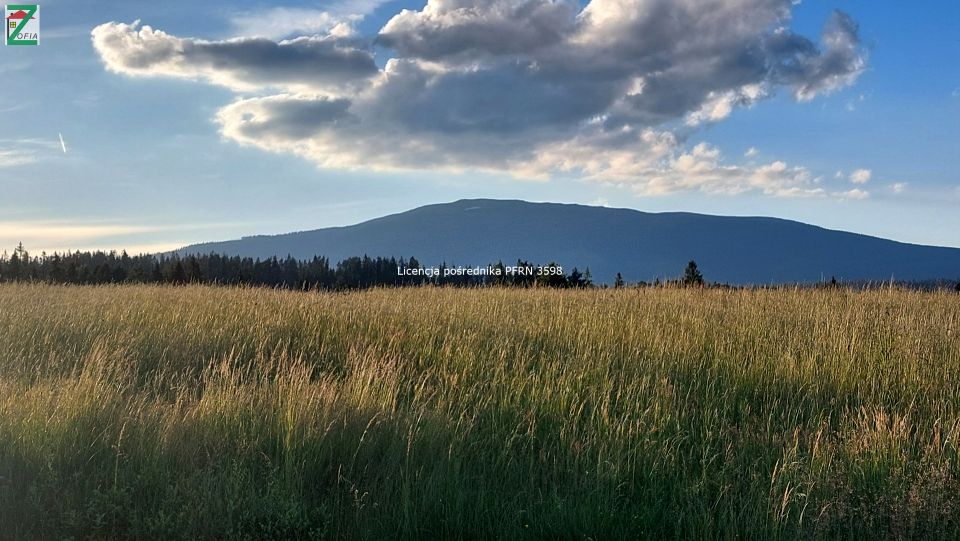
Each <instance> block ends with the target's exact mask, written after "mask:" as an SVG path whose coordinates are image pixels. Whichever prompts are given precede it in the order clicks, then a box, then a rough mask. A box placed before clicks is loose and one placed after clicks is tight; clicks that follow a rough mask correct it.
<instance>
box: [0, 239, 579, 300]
mask: <svg viewBox="0 0 960 541" xmlns="http://www.w3.org/2000/svg"><path fill="white" fill-rule="evenodd" d="M516 266H517V267H530V268H538V267H539V266H538V265H534V264H532V263H530V262H527V261H522V260H521V261H517V262H516ZM548 266H550V265H548ZM491 267H492V268H494V269H496V270H497V271H498V272H497V273H496V274H494V275H486V276H469V275H445V274H446V273H445V272H444V271H445V270H446V269H447V268H448V267H447V265H446V264H443V265H440V266H439V267H437V270H439V272H437V273H431V275H430V276H424V275H405V274H401V273H399V272H398V268H401V269H421V268H422V267H421V263H420V262H419V261H418V260H417V259H416V258H415V257H410V258H409V259H406V258H399V259H398V258H394V257H390V258H386V257H369V256H362V257H350V258H347V259H344V260H343V261H339V262H337V263H333V262H331V261H330V260H329V259H328V258H326V257H321V256H316V257H313V258H311V259H305V260H301V259H295V258H293V257H290V256H287V257H286V258H277V257H271V258H266V259H259V258H256V259H255V258H250V257H240V256H226V255H220V254H207V255H186V256H180V255H177V254H161V255H150V254H144V255H133V256H131V255H129V254H127V253H126V252H125V251H124V252H120V253H117V252H113V251H111V252H79V251H78V252H73V253H63V254H61V253H54V254H53V255H47V254H41V255H39V256H33V255H31V254H30V253H29V252H28V251H27V250H26V249H25V248H24V247H23V244H22V243H21V244H20V245H18V246H17V248H16V249H15V250H14V251H13V253H12V254H8V253H7V252H4V253H3V254H2V255H0V282H44V283H56V284H82V285H95V284H120V283H138V284H219V285H247V286H265V287H278V288H287V289H328V290H348V289H366V288H370V287H378V286H384V287H399V286H412V285H427V284H434V285H452V286H465V287H466V286H492V285H502V286H518V287H532V286H542V287H555V288H586V287H593V280H592V278H591V276H590V271H589V269H587V270H586V271H584V272H581V271H579V270H578V269H577V268H573V269H572V270H571V271H570V272H569V273H562V274H552V275H541V276H537V275H535V274H533V275H531V274H522V275H521V274H510V273H507V272H506V271H505V269H506V268H507V267H506V266H505V265H504V264H503V263H502V262H497V263H496V264H494V265H491Z"/></svg>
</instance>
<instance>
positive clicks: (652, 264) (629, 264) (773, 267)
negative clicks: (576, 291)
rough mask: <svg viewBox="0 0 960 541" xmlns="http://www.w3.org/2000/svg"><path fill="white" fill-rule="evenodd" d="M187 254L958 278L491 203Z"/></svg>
mask: <svg viewBox="0 0 960 541" xmlns="http://www.w3.org/2000/svg"><path fill="white" fill-rule="evenodd" d="M178 253H180V254H181V255H186V254H207V253H221V254H228V255H241V256H250V257H259V258H267V257H272V256H279V257H285V256H287V255H292V256H294V257H296V258H300V259H305V258H312V257H313V256H315V255H323V256H327V257H328V258H329V259H330V260H331V261H332V262H337V261H340V260H342V259H345V258H347V257H350V256H356V255H364V254H366V255H369V256H371V257H373V256H397V257H407V258H409V257H410V256H415V257H416V258H417V259H418V260H419V261H420V262H421V263H422V264H440V263H442V262H446V263H447V264H448V265H486V264H489V263H495V262H497V261H499V260H502V261H503V262H504V263H505V264H510V263H514V262H516V260H517V259H518V258H522V259H524V260H529V261H531V262H534V263H540V264H545V263H548V262H551V261H555V262H557V263H560V264H562V265H564V267H565V270H566V269H569V268H570V267H572V266H577V267H579V268H580V269H581V270H583V269H584V268H586V267H589V268H590V270H591V272H592V274H593V277H594V279H595V280H596V281H597V282H611V281H612V280H613V277H614V276H615V275H616V273H617V272H620V273H622V274H623V277H624V278H625V279H626V280H628V281H639V280H647V281H650V280H653V279H655V278H661V279H665V278H673V277H676V276H678V275H679V274H680V273H681V272H682V270H683V268H684V267H685V266H686V264H687V262H688V261H690V260H691V259H695V260H696V261H697V263H698V264H699V266H700V269H701V270H702V271H703V273H704V276H705V277H706V278H707V279H708V280H709V281H716V282H725V283H730V284H771V283H797V282H800V283H807V282H817V281H820V280H822V279H824V278H826V279H828V280H829V279H830V277H831V276H836V277H837V279H839V280H844V281H853V280H890V279H891V277H892V278H895V279H897V280H926V279H938V278H956V277H958V276H960V249H957V248H940V247H934V246H921V245H915V244H905V243H901V242H895V241H891V240H885V239H880V238H876V237H870V236H866V235H858V234H855V233H847V232H843V231H833V230H829V229H823V228H820V227H816V226H812V225H807V224H803V223H800V222H794V221H789V220H781V219H776V218H744V217H724V216H708V215H702V214H691V213H684V212H666V213H647V212H639V211H636V210H629V209H613V208H602V207H590V206H583V205H566V204H556V203H528V202H525V201H502V200H489V199H474V200H463V201H457V202H454V203H447V204H439V205H428V206H425V207H420V208H417V209H414V210H410V211H408V212H403V213H400V214H394V215H390V216H384V217H382V218H377V219H375V220H370V221H367V222H363V223H360V224H356V225H351V226H346V227H331V228H327V229H318V230H315V231H303V232H298V233H288V234H285V235H274V236H255V237H244V238H242V239H240V240H232V241H226V242H212V243H206V244H196V245H193V246H188V247H186V248H182V249H181V250H178Z"/></svg>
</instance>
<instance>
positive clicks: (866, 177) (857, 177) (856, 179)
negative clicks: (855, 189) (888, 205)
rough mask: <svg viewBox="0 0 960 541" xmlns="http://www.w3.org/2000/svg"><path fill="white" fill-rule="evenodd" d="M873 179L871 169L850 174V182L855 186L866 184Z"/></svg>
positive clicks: (858, 170)
mask: <svg viewBox="0 0 960 541" xmlns="http://www.w3.org/2000/svg"><path fill="white" fill-rule="evenodd" d="M872 177H873V171H871V170H869V169H857V170H856V171H854V172H853V173H850V182H852V183H854V184H866V183H868V182H870V179H871V178H872Z"/></svg>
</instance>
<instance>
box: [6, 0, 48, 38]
mask: <svg viewBox="0 0 960 541" xmlns="http://www.w3.org/2000/svg"><path fill="white" fill-rule="evenodd" d="M4 22H5V23H6V26H7V45H37V44H38V43H40V6H39V5H37V4H7V10H6V16H5V20H4Z"/></svg>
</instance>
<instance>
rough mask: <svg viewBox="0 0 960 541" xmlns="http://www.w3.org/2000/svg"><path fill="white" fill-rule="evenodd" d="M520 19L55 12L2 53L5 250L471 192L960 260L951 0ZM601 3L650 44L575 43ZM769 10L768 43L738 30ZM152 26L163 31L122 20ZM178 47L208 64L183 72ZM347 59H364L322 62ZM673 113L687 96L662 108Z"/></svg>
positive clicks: (342, 8)
mask: <svg viewBox="0 0 960 541" xmlns="http://www.w3.org/2000/svg"><path fill="white" fill-rule="evenodd" d="M498 1H499V2H500V4H499V6H498V9H499V11H497V13H488V14H485V13H484V12H483V9H479V10H474V13H477V12H479V13H480V15H479V17H480V18H479V19H478V20H475V21H472V22H471V23H470V24H471V26H470V27H456V26H455V25H453V26H452V27H451V25H452V24H453V23H451V21H461V20H462V19H463V17H460V16H459V15H458V13H460V12H457V8H458V7H463V6H464V5H469V4H474V3H475V2H471V1H469V0H443V1H434V2H433V4H434V7H433V8H432V11H431V10H430V9H428V10H427V11H428V12H429V13H428V14H427V15H424V13H423V12H422V10H424V7H425V2H379V1H376V0H356V1H350V0H343V1H337V2H287V3H276V2H273V3H271V2H229V3H227V2H206V3H203V4H202V5H198V4H197V3H186V2H175V1H171V2H164V3H156V2H139V1H126V2H87V1H82V0H81V1H76V0H74V1H70V2H59V1H52V2H45V3H41V8H40V9H41V44H40V46H38V47H0V63H2V66H3V68H4V69H3V73H4V74H5V78H4V83H5V84H4V87H3V90H0V112H2V113H3V114H2V116H0V246H3V247H4V248H6V249H10V248H12V247H13V246H14V245H15V244H16V242H18V241H21V240H22V241H23V242H24V243H25V244H26V245H27V247H28V248H30V249H32V251H33V252H39V251H41V250H46V251H52V250H62V249H66V248H71V249H91V248H93V249H122V248H127V249H129V250H130V251H132V252H140V251H151V250H162V249H169V248H173V247H177V246H180V245H183V244H187V243H191V242H198V241H207V240H219V239H228V238H236V237H239V236H243V235H250V234H264V233H281V232H288V231H296V230H304V229H314V228H318V227H325V226H333V225H345V224H349V223H356V222H359V221H362V220H365V219H369V218H373V217H377V216H380V215H383V214H386V213H392V212H400V211H403V210H407V209H410V208H413V207H416V206H420V205H423V204H429V203H437V202H445V201H452V200H456V199H461V198H475V197H491V198H519V199H527V200H533V201H557V202H574V203H585V204H602V205H610V206H617V207H629V208H635V209H639V210H645V211H674V210H684V211H694V212H705V213H711V214H724V215H764V216H777V217H783V218H790V219H796V220H801V221H804V222H808V223H813V224H816V225H821V226H825V227H829V228H834V229H844V230H850V231H856V232H861V233H867V234H873V235H878V236H883V237H887V238H893V239H896V240H902V241H908V242H916V243H923V244H938V245H949V246H960V212H958V210H960V174H958V173H957V171H958V170H960V157H958V152H957V149H960V62H958V61H957V59H958V58H960V7H958V4H957V3H956V2H952V1H928V2H923V3H919V4H917V3H914V4H905V3H901V2H893V1H879V2H864V1H836V2H829V1H811V0H805V1H804V2H802V3H800V4H798V5H795V6H792V9H791V12H790V14H789V16H783V14H782V13H780V11H777V10H781V9H782V7H783V5H782V4H783V2H782V1H779V2H778V0H744V1H730V2H719V3H718V4H720V5H722V9H717V10H715V11H717V12H720V13H725V14H728V15H729V18H723V17H713V18H708V16H711V15H710V14H700V13H696V12H694V11H691V12H690V13H684V17H687V18H686V19H684V18H683V17H681V18H680V20H681V21H687V22H683V23H682V24H681V25H680V26H679V27H678V28H675V29H673V30H672V32H671V33H670V36H668V38H669V39H670V40H673V41H662V40H664V39H667V38H664V37H663V36H660V37H658V36H657V34H658V32H657V29H658V28H662V27H663V26H662V25H664V24H666V22H665V21H658V20H657V19H656V15H649V16H647V15H645V14H644V13H642V12H643V10H648V11H650V12H651V13H653V12H655V11H656V10H654V9H653V8H655V7H657V5H658V4H662V2H660V1H658V0H636V1H632V0H620V1H614V0H604V1H600V0H594V5H593V7H592V8H591V7H590V6H587V3H586V2H582V3H581V5H580V6H578V7H574V6H571V5H566V6H565V7H563V9H561V8H560V7H557V4H563V2H548V1H547V0H542V1H540V2H539V3H541V4H544V5H543V6H541V8H542V9H539V10H536V11H534V10H526V11H523V12H522V13H521V12H519V11H518V12H513V11H510V10H512V9H516V6H517V5H518V4H523V2H520V1H508V0H498ZM604 2H605V3H604ZM532 3H533V4H536V3H537V2H532ZM476 4H477V5H479V6H481V7H483V6H490V5H491V2H477V3H476ZM529 4H530V3H528V7H529ZM693 4H696V3H693ZM787 4H789V2H787ZM676 5H679V2H678V4H674V6H676ZM744 5H745V6H747V7H749V8H750V10H753V11H750V10H746V11H743V12H742V13H741V12H737V11H736V9H739V6H744ZM584 7H585V8H586V9H587V10H591V9H592V10H593V14H592V15H591V16H592V17H593V20H594V21H599V20H601V19H602V17H603V16H604V14H605V13H613V12H614V11H615V10H616V9H619V10H627V11H630V13H626V15H629V16H631V17H632V16H633V15H635V13H634V12H636V13H638V14H637V16H636V17H635V19H636V25H637V26H636V27H635V28H631V27H622V26H623V25H622V24H621V25H620V26H618V27H617V28H615V29H614V31H623V32H625V34H624V36H625V37H624V38H622V39H619V40H613V41H611V42H610V43H602V38H603V37H604V34H603V33H601V32H599V31H597V32H595V33H594V34H592V35H591V34H589V33H588V32H587V31H585V30H583V29H582V28H581V26H578V25H582V24H583V20H584V17H585V16H584V14H583V12H580V11H578V10H580V9H581V8H584ZM727 7H729V9H726V8H727ZM601 8H602V9H601ZM767 8H769V9H770V13H774V14H777V15H768V16H769V17H770V20H769V21H767V24H766V27H763V28H753V27H750V26H751V25H750V24H746V23H745V24H740V23H739V22H740V21H750V20H752V19H753V18H757V19H762V17H761V16H758V15H756V13H757V12H756V10H757V9H767ZM403 9H408V10H412V11H410V12H408V15H406V16H405V17H406V18H405V19H403V20H400V19H395V17H396V16H397V15H398V14H399V13H401V10H403ZM564 9H565V10H566V11H564ZM631 10H632V11H631ZM836 10H839V11H840V12H842V13H843V14H846V15H845V16H844V17H843V18H839V19H838V18H837V17H838V16H837V15H836ZM504 11H506V12H507V16H506V17H501V15H503V12H504ZM727 11H729V13H727ZM528 12H533V14H529V13H528ZM428 15H429V16H428ZM614 15H617V13H614ZM525 17H526V18H525ZM625 18H627V19H629V17H625V16H624V13H620V14H619V15H617V17H614V19H625ZM391 19H393V21H391ZM135 20H139V21H141V25H149V26H150V27H152V28H153V29H156V30H159V31H162V32H163V33H164V34H162V35H154V34H150V35H149V36H147V37H144V33H143V32H141V30H143V26H139V27H132V26H122V25H120V24H115V25H108V24H107V23H123V24H126V25H130V24H132V23H133V22H134V21H135ZM847 20H850V21H852V22H854V23H855V25H856V28H858V30H857V31H856V33H851V32H850V31H849V30H848V29H849V25H847V23H846V22H845V21H847ZM261 21H264V22H262V23H261ZM388 22H390V26H389V28H388V29H387V30H386V31H385V30H384V29H385V27H386V26H387V25H388ZM400 23H402V24H400ZM611 24H612V23H611ZM100 25H106V26H100ZM597 25H598V27H599V23H597ZM685 25H688V26H689V28H688V27H687V26H685ZM825 25H826V26H827V27H828V28H833V29H834V30H833V32H834V33H833V34H830V35H829V36H828V38H829V39H822V38H821V32H822V31H824V28H825ZM298 26H299V27H298ZM96 27H100V34H99V35H100V42H99V43H100V44H99V46H97V47H95V45H94V43H93V41H92V40H91V31H93V29H94V28H96ZM744 27H749V28H744ZM778 28H779V30H778ZM705 30H706V31H705ZM687 31H689V35H687V34H685V32H687ZM611 32H613V31H611ZM737 32H739V34H736V33H737ZM260 33H262V34H265V35H264V36H262V37H261V38H259V39H260V41H255V40H254V38H253V36H254V35H255V34H260ZM378 34H379V37H378ZM733 34H736V35H733ZM787 35H788V36H789V37H791V39H790V40H785V41H788V42H789V46H790V47H795V48H794V49H790V51H789V53H777V54H782V56H778V57H776V60H777V61H780V60H782V59H783V58H785V59H786V60H783V66H785V67H783V68H780V69H772V70H768V71H763V72H760V71H758V69H759V68H758V67H757V65H760V64H763V65H766V64H769V63H770V62H771V60H770V59H769V58H768V59H766V61H765V62H760V64H757V65H754V64H753V63H749V62H746V63H745V67H744V65H741V64H739V63H737V64H735V65H734V67H731V68H729V70H734V69H743V70H744V71H745V72H749V74H747V75H745V76H744V77H747V78H749V77H753V79H749V84H747V83H744V82H743V81H748V79H743V78H735V81H737V82H735V83H732V84H724V85H720V83H719V81H721V80H723V81H726V80H727V78H728V73H727V72H725V71H717V70H722V69H727V68H719V67H717V65H722V66H726V65H728V63H725V62H727V61H728V60H729V59H739V58H740V57H741V56H742V55H741V54H740V53H741V52H742V51H740V48H743V47H744V45H743V44H747V45H750V44H758V43H763V44H768V43H771V42H773V40H775V39H778V38H779V37H781V36H787ZM299 36H314V37H316V41H310V42H302V43H304V44H305V45H304V48H302V49H294V47H300V45H296V46H289V47H287V46H285V47H286V48H284V47H280V48H279V49H277V51H276V54H278V55H284V56H282V57H278V58H280V60H282V61H283V62H289V64H283V63H281V64H278V63H277V62H276V61H275V60H271V59H269V58H266V57H265V63H267V62H266V61H269V63H270V65H271V66H276V65H287V66H290V67H289V71H285V72H276V71H270V70H271V69H273V68H271V67H269V66H261V65H258V64H255V63H253V61H251V60H250V59H249V58H250V51H252V50H260V49H250V48H244V47H246V45H244V44H247V45H251V46H252V45H257V46H258V47H259V46H262V45H264V44H265V43H268V42H271V41H272V42H278V41H280V40H282V39H293V38H297V37H299ZM703 36H709V39H711V40H714V41H709V42H706V41H703V40H706V39H708V38H704V37H703ZM731 36H732V37H731ZM148 38H149V39H148ZM231 38H236V39H233V40H232V41H231ZM375 38H376V39H375ZM794 38H795V39H794ZM191 39H199V40H204V41H202V42H193V41H189V40H191ZM245 39H246V41H244V40H245ZM658 39H660V40H661V41H659V42H658V41H657V40H658ZM183 40H188V41H183ZM471 40H472V41H471ZM805 40H806V41H805ZM169 43H176V44H179V45H178V46H183V47H186V48H187V50H189V51H194V52H191V53H184V54H182V55H181V56H177V57H170V56H164V55H168V50H167V48H165V47H166V45H167V44H169ZM211 43H212V44H213V45H212V46H211V45H209V44H211ZM238 43H239V45H238ZM184 44H186V45H184ZM585 44H586V45H585ZM678 44H681V45H683V46H682V47H681V46H677V45H678ZM811 44H812V45H811ZM688 45H689V47H688ZM328 46H332V47H334V49H331V50H335V51H336V52H337V54H340V53H344V52H345V51H346V53H349V54H350V55H352V56H350V57H349V58H348V59H343V58H337V59H334V60H336V62H337V63H336V64H335V65H334V64H329V63H325V62H328V61H329V60H330V57H329V55H328V54H327V52H326V51H327V49H322V48H325V47H328ZM785 46H786V45H785ZM812 46H815V48H816V50H813V49H811V47H812ZM724 47H726V48H728V49H729V50H723V48H724ZM764 47H766V45H764ZM771 48H772V46H771ZM321 49H322V50H321ZM686 49H689V50H691V51H693V52H692V53H686V52H677V51H681V50H686ZM701 50H702V51H705V52H704V53H699V52H698V51H701ZM751 50H753V49H751ZM778 50H779V49H778ZM269 51H273V49H269ZM269 51H268V52H265V53H264V55H269V54H274V53H273V52H269ZM664 51H674V52H671V53H669V54H668V53H664ZM714 51H721V52H722V53H723V55H724V56H722V57H720V56H718V57H717V58H718V59H719V60H717V61H716V62H710V63H707V64H708V67H706V68H705V67H703V66H704V63H703V62H700V60H701V59H702V58H703V55H705V54H713V52H714ZM346 53H344V54H346ZM718 54H719V53H718ZM764 54H772V53H766V52H765V53H764ZM305 55H306V56H305ZM310 55H319V56H316V57H313V56H310ZM364 55H373V57H372V64H370V65H367V64H365V63H364V62H365V61H366V60H365V59H366V56H364ZM579 55H582V58H584V59H586V58H589V61H587V60H582V59H581V56H579ZM644 55H646V56H644ZM304 57H306V58H307V60H308V61H307V62H303V63H301V62H300V60H301V59H303V58H304ZM637 58H640V59H642V60H643V62H640V61H637V62H634V59H637ZM797 58H800V60H798V61H797V60H796V59H797ZM389 59H394V62H395V66H394V67H393V68H391V67H388V66H387V61H388V60H389ZM397 59H400V61H399V62H396V60H397ZM598 59H599V60H598ZM354 60H356V61H354ZM648 60H649V61H648ZM580 61H582V62H583V65H578V64H577V62H580ZM598 61H599V63H605V62H608V61H609V69H608V71H605V72H604V74H603V75H598V73H599V72H595V71H591V70H592V69H593V68H594V67H596V65H597V64H598ZM794 61H796V62H799V64H800V65H801V67H802V69H794V68H795V65H794V64H793V63H791V62H794ZM751 62H752V61H751ZM654 65H655V68H652V67H650V66H654ZM304 66H306V67H304ZM313 66H317V67H316V68H314V67H313ZM397 66H399V67H397ZM517 66H521V67H522V68H523V69H519V68H517ZM604 66H606V64H604ZM787 68H790V69H787ZM384 69H387V71H390V70H391V69H393V70H394V71H392V72H390V75H389V76H387V75H384V71H383V70H384ZM763 69H767V68H763ZM538 70H542V72H549V75H544V76H541V73H542V72H541V71H538ZM550 70H553V71H550ZM703 70H708V71H707V72H706V73H705V72H704V71H703ZM831 70H832V71H831ZM315 71H316V73H314V72H315ZM754 72H756V73H754ZM531 73H534V75H532V76H531V75H530V74H531ZM609 73H613V74H614V75H609V77H610V81H609V84H608V83H604V84H603V85H599V84H594V81H595V79H596V78H598V77H607V76H608V74H609ZM664 73H668V74H669V73H673V74H680V75H678V76H670V77H665V76H663V74H664ZM328 74H330V75H329V76H328ZM691 74H693V75H691ZM731 77H732V76H731ZM274 78H276V80H275V79H274ZM381 78H383V80H388V81H389V84H386V83H383V82H382V81H381ZM427 79H428V80H429V81H428V82H426V83H424V82H423V81H424V80H427ZM588 80H589V81H588ZM713 81H718V83H717V85H718V86H716V87H714V86H705V85H707V84H708V83H710V82H713ZM586 82H589V83H590V84H585V83H586ZM754 83H755V84H754ZM417 84H422V85H424V86H416V85H417ZM376 85H381V86H376ZM658 85H659V86H658ZM672 85H675V86H676V87H674V86H672ZM381 87H382V90H375V91H371V90H370V88H381ZM804 89H807V90H804ZM657 91H660V92H661V95H659V96H658V95H657V94H656V92H657ZM804 92H806V94H804ZM618 93H619V94H618ZM758 93H759V94H758ZM801 94H802V96H801ZM676 95H685V96H690V98H689V100H687V101H684V102H683V103H673V102H670V103H666V102H665V101H664V100H666V99H667V98H671V97H672V96H676ZM291 96H297V97H296V98H293V97H291ZM604 100H606V101H604ZM668 101H669V100H668ZM691 104H692V105H691ZM698 111H699V113H698ZM697 115H699V116H697ZM258 118H260V119H264V121H263V122H259V121H257V120H256V119H258ZM251 119H254V120H253V121H251ZM258 122H259V123H258ZM518 126H521V127H520V128H518ZM58 133H62V134H63V137H64V139H65V142H66V145H67V152H66V153H64V152H63V151H62V149H61V148H60V145H59V141H58ZM626 133H629V134H630V135H629V137H628V136H626V135H624V134H626ZM868 172H869V173H868Z"/></svg>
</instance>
